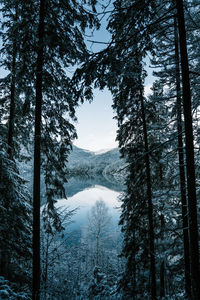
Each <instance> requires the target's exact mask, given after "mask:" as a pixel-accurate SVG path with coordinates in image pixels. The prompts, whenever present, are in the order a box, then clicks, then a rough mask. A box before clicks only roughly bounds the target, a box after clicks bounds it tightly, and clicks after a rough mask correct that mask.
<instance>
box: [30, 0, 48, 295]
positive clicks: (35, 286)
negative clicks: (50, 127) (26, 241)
mask: <svg viewBox="0 0 200 300" xmlns="http://www.w3.org/2000/svg"><path fill="white" fill-rule="evenodd" d="M44 11H45V0H40V16H39V28H38V53H37V74H36V107H35V137H34V176H33V177H34V178H33V282H32V299H33V300H39V299H40V135H41V109H42V71H43V48H44V45H43V37H44Z"/></svg>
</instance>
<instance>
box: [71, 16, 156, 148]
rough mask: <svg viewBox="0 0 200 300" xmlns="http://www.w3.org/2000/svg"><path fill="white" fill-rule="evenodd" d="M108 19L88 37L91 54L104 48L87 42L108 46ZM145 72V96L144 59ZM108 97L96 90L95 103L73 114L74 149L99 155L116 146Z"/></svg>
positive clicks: (147, 90) (147, 89)
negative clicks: (75, 133) (74, 116)
mask: <svg viewBox="0 0 200 300" xmlns="http://www.w3.org/2000/svg"><path fill="white" fill-rule="evenodd" d="M107 17H108V16H105V17H104V19H103V20H102V27H101V29H100V30H99V31H95V32H94V33H93V36H92V37H88V41H87V43H88V49H90V50H91V51H94V52H96V51H99V50H101V49H102V48H103V47H105V45H101V44H98V43H91V42H90V41H91V40H93V41H98V42H109V40H110V35H109V33H108V32H107V30H106V24H107V21H106V19H107ZM146 64H147V65H146V68H147V71H148V74H150V76H148V77H147V79H146V81H145V95H148V94H149V93H150V91H151V90H150V88H151V85H152V81H153V80H152V76H151V74H152V70H151V69H149V67H148V65H149V60H148V59H147V62H146ZM111 105H112V96H111V93H110V92H109V91H108V90H107V89H105V90H104V91H99V90H95V91H94V100H93V102H92V103H88V102H85V103H84V104H83V105H82V106H80V107H79V108H78V110H77V112H76V116H77V118H78V123H77V124H76V129H77V135H78V139H77V140H75V141H74V144H75V145H76V146H77V147H80V148H82V149H86V150H90V151H94V152H98V151H101V150H108V149H112V148H115V147H117V146H118V143H117V142H116V141H115V139H116V130H117V123H116V120H114V119H113V117H114V112H113V109H112V107H111Z"/></svg>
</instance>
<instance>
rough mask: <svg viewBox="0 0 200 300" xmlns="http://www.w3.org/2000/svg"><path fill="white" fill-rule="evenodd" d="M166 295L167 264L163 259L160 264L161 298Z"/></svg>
mask: <svg viewBox="0 0 200 300" xmlns="http://www.w3.org/2000/svg"><path fill="white" fill-rule="evenodd" d="M163 297H165V264H164V261H162V263H161V265H160V299H162V298H163Z"/></svg>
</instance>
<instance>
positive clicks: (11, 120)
mask: <svg viewBox="0 0 200 300" xmlns="http://www.w3.org/2000/svg"><path fill="white" fill-rule="evenodd" d="M15 77H16V41H14V42H13V56H12V77H11V87H10V114H9V123H8V156H9V158H10V159H13V131H14V118H15Z"/></svg>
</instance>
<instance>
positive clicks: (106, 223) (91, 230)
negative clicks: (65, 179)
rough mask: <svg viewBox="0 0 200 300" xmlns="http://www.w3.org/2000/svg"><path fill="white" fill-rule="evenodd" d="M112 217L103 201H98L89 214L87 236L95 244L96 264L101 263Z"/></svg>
mask: <svg viewBox="0 0 200 300" xmlns="http://www.w3.org/2000/svg"><path fill="white" fill-rule="evenodd" d="M111 220H112V217H111V215H109V213H108V207H107V206H106V204H105V202H104V201H103V200H101V199H100V200H98V201H96V203H95V205H94V206H93V207H92V208H91V210H90V212H89V213H88V223H87V227H86V236H87V238H88V239H89V240H90V241H91V243H92V244H94V248H95V264H96V265H99V263H100V252H101V250H102V248H103V244H104V243H105V241H106V240H108V238H109V236H110V230H111Z"/></svg>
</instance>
